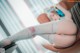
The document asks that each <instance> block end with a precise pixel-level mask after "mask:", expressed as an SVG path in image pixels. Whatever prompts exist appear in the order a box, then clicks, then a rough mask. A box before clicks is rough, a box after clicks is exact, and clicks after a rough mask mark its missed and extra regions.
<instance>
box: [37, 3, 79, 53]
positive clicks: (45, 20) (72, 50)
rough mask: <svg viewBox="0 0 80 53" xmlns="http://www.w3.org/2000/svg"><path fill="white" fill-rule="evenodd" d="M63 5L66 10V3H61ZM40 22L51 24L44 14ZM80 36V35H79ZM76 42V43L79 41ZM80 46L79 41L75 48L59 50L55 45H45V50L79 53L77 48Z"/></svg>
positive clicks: (39, 18)
mask: <svg viewBox="0 0 80 53" xmlns="http://www.w3.org/2000/svg"><path fill="white" fill-rule="evenodd" d="M61 5H62V6H63V7H64V8H66V9H67V7H66V5H65V4H64V3H61ZM42 17H43V18H44V20H43V19H41V18H42ZM38 21H39V22H40V23H46V22H49V21H50V20H49V19H48V17H47V16H46V14H42V15H40V16H39V17H38ZM79 34H80V33H79ZM79 34H78V35H77V36H78V37H77V40H79V39H80V38H79V37H80V36H79ZM77 40H76V41H77ZM78 45H79V41H78V43H77V44H75V45H74V46H72V47H70V48H67V49H57V48H55V47H53V44H45V45H43V46H44V47H45V48H47V49H49V50H52V51H58V52H60V53H76V52H77V51H79V47H77V46H78ZM67 51H68V52H67Z"/></svg>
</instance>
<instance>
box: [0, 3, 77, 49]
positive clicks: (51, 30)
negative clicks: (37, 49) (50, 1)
mask: <svg viewBox="0 0 80 53" xmlns="http://www.w3.org/2000/svg"><path fill="white" fill-rule="evenodd" d="M56 7H57V8H58V9H60V10H61V11H62V12H63V13H64V14H65V17H64V18H63V19H61V20H59V18H61V17H59V16H58V15H57V13H54V12H52V13H51V15H50V16H51V17H52V18H53V19H55V20H54V21H52V22H48V23H44V24H41V25H37V26H32V27H29V28H26V29H23V30H22V31H20V32H18V33H16V34H14V35H12V36H10V37H8V38H7V39H5V40H2V41H1V43H0V46H1V47H4V46H6V45H8V44H10V43H11V42H16V41H19V40H22V39H29V38H32V37H34V36H36V35H40V36H42V37H43V38H45V39H47V40H49V41H50V43H49V42H47V43H46V42H45V43H46V44H51V45H52V46H53V47H56V48H65V47H69V46H71V45H72V44H73V43H74V42H75V40H76V32H77V28H76V25H75V24H74V22H73V21H72V19H71V14H70V12H69V11H68V10H66V9H64V8H63V7H62V6H60V5H57V6H56ZM58 20H59V21H58ZM50 34H53V35H50ZM54 40H55V41H54ZM65 41H66V42H65ZM64 42H65V43H64ZM45 43H44V42H43V45H44V44H45Z"/></svg>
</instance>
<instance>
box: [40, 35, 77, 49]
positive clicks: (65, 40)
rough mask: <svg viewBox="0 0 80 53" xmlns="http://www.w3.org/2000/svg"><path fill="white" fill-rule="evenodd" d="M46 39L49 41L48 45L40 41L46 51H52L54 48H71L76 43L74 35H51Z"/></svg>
mask: <svg viewBox="0 0 80 53" xmlns="http://www.w3.org/2000/svg"><path fill="white" fill-rule="evenodd" d="M43 36H44V35H43ZM46 39H47V40H48V41H50V43H48V42H47V41H42V45H43V46H44V47H45V48H47V49H51V50H54V47H55V48H65V47H69V46H71V45H72V44H73V43H74V42H75V41H76V35H58V34H51V35H50V36H48V37H47V38H46ZM48 47H49V48H48ZM52 47H53V49H52Z"/></svg>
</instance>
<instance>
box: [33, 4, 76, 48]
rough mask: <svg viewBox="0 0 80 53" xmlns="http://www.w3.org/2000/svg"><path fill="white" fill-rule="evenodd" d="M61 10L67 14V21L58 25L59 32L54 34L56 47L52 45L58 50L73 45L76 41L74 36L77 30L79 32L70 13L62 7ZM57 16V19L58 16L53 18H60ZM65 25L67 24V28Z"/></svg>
mask: <svg viewBox="0 0 80 53" xmlns="http://www.w3.org/2000/svg"><path fill="white" fill-rule="evenodd" d="M57 7H60V6H59V5H58V6H57ZM60 8H61V10H62V11H63V12H64V14H65V19H64V20H63V21H61V22H59V23H58V25H57V26H58V31H56V34H53V35H55V45H54V44H50V45H52V46H55V47H57V48H63V47H68V46H70V45H72V44H73V43H74V42H75V40H76V36H75V35H74V34H75V33H76V30H77V29H76V26H75V24H74V23H73V21H72V20H71V14H70V13H69V11H67V10H65V9H64V8H62V7H60ZM55 15H56V16H57V17H56V16H52V17H55V18H56V19H57V18H59V16H58V15H57V14H55ZM55 18H53V19H55ZM48 24H49V23H48ZM65 24H66V26H65ZM34 27H35V26H34ZM43 27H44V26H43ZM53 27H54V26H53ZM65 27H67V28H65ZM61 28H62V29H61ZM40 30H44V29H43V28H40ZM70 30H72V31H70ZM64 38H65V39H64ZM64 40H68V41H66V43H65V44H64V43H63V42H65V41H64ZM59 43H60V44H59ZM47 44H48V43H47ZM47 44H44V45H45V46H46V45H47Z"/></svg>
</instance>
